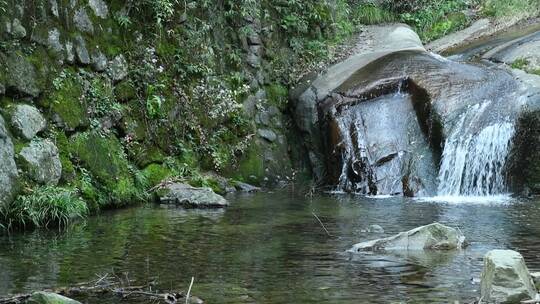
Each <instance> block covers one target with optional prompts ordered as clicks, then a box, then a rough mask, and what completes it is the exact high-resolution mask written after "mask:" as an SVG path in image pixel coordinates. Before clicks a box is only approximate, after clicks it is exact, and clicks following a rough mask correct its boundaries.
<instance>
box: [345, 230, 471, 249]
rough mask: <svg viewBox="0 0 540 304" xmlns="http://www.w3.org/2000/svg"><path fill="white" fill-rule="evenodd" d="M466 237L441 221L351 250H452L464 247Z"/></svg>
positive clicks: (360, 245) (355, 246)
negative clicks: (440, 222)
mask: <svg viewBox="0 0 540 304" xmlns="http://www.w3.org/2000/svg"><path fill="white" fill-rule="evenodd" d="M464 243H465V237H464V236H463V234H462V233H461V232H460V231H458V230H456V229H454V228H451V227H447V226H444V225H442V224H439V223H433V224H429V225H426V226H421V227H418V228H415V229H413V230H409V231H406V232H401V233H399V234H396V235H394V236H391V237H387V238H383V239H377V240H373V241H368V242H363V243H358V244H356V245H354V246H353V247H352V248H351V249H349V252H362V251H392V250H396V251H398V250H450V249H460V248H463V246H464Z"/></svg>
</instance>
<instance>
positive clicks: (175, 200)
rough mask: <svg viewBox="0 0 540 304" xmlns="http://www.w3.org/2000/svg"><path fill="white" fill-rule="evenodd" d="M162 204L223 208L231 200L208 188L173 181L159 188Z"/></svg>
mask: <svg viewBox="0 0 540 304" xmlns="http://www.w3.org/2000/svg"><path fill="white" fill-rule="evenodd" d="M159 196H160V198H159V200H160V202H161V203H162V204H177V205H182V206H184V207H187V208H222V207H226V206H228V205H229V202H228V201H227V200H226V199H225V198H223V197H222V196H221V195H219V194H216V193H214V192H213V191H212V190H211V189H208V188H198V187H192V186H190V185H187V184H183V183H172V184H168V185H165V186H163V187H162V188H161V189H160V190H159Z"/></svg>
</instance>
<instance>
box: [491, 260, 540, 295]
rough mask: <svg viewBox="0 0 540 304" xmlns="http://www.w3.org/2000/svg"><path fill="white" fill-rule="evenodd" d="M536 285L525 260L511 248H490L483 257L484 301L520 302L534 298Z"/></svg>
mask: <svg viewBox="0 0 540 304" xmlns="http://www.w3.org/2000/svg"><path fill="white" fill-rule="evenodd" d="M536 293H537V291H536V287H535V286H534V282H533V280H532V278H531V274H530V273H529V270H528V269H527V265H525V260H524V259H523V257H522V256H521V254H519V252H516V251H513V250H492V251H490V252H488V253H487V254H486V256H485V257H484V269H483V271H482V276H481V294H482V300H483V301H484V302H485V303H520V301H521V300H529V299H534V298H535V297H536Z"/></svg>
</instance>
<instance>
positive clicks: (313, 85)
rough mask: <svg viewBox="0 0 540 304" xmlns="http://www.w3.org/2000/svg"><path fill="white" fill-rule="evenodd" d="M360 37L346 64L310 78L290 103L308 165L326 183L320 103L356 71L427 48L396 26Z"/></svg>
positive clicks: (375, 29)
mask: <svg viewBox="0 0 540 304" xmlns="http://www.w3.org/2000/svg"><path fill="white" fill-rule="evenodd" d="M361 35H362V36H361V37H359V41H361V43H359V45H358V46H357V47H356V48H355V49H354V50H353V54H352V55H351V56H350V57H348V58H347V59H345V60H344V61H342V62H340V63H338V64H336V65H333V66H331V67H329V68H328V69H327V70H326V71H324V72H323V73H321V74H319V75H317V76H316V77H314V78H313V77H309V78H307V79H305V80H304V81H303V83H301V84H300V85H299V86H298V87H297V88H295V89H294V90H292V94H291V100H292V106H293V113H294V117H295V122H296V124H297V126H298V128H299V129H300V131H301V132H302V133H303V135H304V142H305V145H306V147H307V149H308V150H309V154H308V155H309V161H310V162H311V167H312V170H313V171H314V172H313V173H314V175H315V178H316V179H317V180H319V181H323V180H324V179H325V173H326V169H327V168H326V164H325V160H324V159H325V155H324V153H323V152H322V151H323V150H324V144H325V142H324V141H323V140H322V135H321V128H320V123H321V121H320V119H319V111H318V109H319V103H320V102H321V101H323V100H324V99H325V98H326V97H327V96H328V95H329V94H330V93H331V92H332V91H333V90H334V89H336V88H337V87H339V86H340V85H341V84H343V83H344V82H345V81H347V79H349V77H351V75H353V74H354V73H355V72H356V71H357V70H359V69H362V68H363V67H365V66H366V65H368V64H369V63H371V62H373V61H374V60H376V59H378V58H381V57H384V56H386V55H388V54H391V53H394V52H397V51H403V50H415V51H423V50H424V47H423V46H422V42H421V40H420V38H419V37H418V35H417V34H416V33H415V32H414V31H413V30H412V29H411V28H410V27H408V26H406V25H403V24H393V25H386V26H370V27H366V28H365V31H363V33H362V34H361Z"/></svg>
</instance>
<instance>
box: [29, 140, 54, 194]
mask: <svg viewBox="0 0 540 304" xmlns="http://www.w3.org/2000/svg"><path fill="white" fill-rule="evenodd" d="M20 156H21V158H22V160H23V162H24V164H25V166H26V167H27V168H26V169H27V172H28V174H29V175H30V177H31V178H32V179H33V180H35V181H36V182H38V183H40V184H48V185H56V184H58V181H59V180H60V177H61V176H62V164H61V162H60V156H59V154H58V148H57V147H56V146H55V145H54V143H53V142H51V141H50V140H48V139H38V140H33V141H32V142H31V143H30V144H29V145H28V146H27V147H24V148H23V149H22V150H21V153H20Z"/></svg>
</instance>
